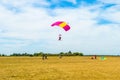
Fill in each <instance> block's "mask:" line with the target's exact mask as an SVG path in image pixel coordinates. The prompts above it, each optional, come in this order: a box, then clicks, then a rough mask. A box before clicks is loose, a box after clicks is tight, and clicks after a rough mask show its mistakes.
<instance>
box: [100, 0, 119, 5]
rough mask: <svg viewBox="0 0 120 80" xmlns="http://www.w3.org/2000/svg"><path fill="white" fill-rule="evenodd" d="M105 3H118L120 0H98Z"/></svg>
mask: <svg viewBox="0 0 120 80" xmlns="http://www.w3.org/2000/svg"><path fill="white" fill-rule="evenodd" d="M98 1H101V2H103V3H107V4H120V0H98Z"/></svg>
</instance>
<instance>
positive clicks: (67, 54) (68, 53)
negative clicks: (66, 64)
mask: <svg viewBox="0 0 120 80" xmlns="http://www.w3.org/2000/svg"><path fill="white" fill-rule="evenodd" d="M43 54H46V55H47V56H59V55H62V56H83V53H80V52H71V51H68V52H60V53H54V54H53V53H44V52H38V53H34V54H29V53H13V54H10V55H5V54H0V56H30V57H33V56H42V55H43Z"/></svg>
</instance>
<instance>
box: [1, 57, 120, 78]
mask: <svg viewBox="0 0 120 80" xmlns="http://www.w3.org/2000/svg"><path fill="white" fill-rule="evenodd" d="M0 80H120V57H107V59H106V60H104V61H102V60H100V58H97V60H92V59H90V57H63V58H62V59H59V58H58V57H48V60H42V59H41V57H0Z"/></svg>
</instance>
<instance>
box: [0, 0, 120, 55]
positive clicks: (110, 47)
mask: <svg viewBox="0 0 120 80" xmlns="http://www.w3.org/2000/svg"><path fill="white" fill-rule="evenodd" d="M119 16H120V0H1V1H0V53H4V54H12V53H24V52H28V53H34V52H46V53H47V52H49V53H59V52H68V51H69V50H71V51H72V52H83V53H84V54H93V55H94V54H112V55H118V54H120V49H119V48H120V43H119V41H120V35H119V34H120V17H119ZM59 20H60V21H65V22H67V23H68V24H69V25H70V26H71V29H70V30H69V31H68V32H65V31H64V30H63V29H62V28H60V27H57V26H56V27H54V28H53V27H51V24H52V23H53V22H55V21H59ZM58 34H62V41H58V40H57V38H58Z"/></svg>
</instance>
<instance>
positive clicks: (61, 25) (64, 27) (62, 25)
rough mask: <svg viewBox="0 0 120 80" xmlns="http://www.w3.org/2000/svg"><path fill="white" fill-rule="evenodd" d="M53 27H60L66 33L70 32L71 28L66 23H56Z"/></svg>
mask: <svg viewBox="0 0 120 80" xmlns="http://www.w3.org/2000/svg"><path fill="white" fill-rule="evenodd" d="M51 26H52V27H53V26H59V27H61V28H63V29H64V30H65V31H68V30H70V26H69V25H68V24H67V23H66V22H64V21H57V22H54V23H53V24H52V25H51Z"/></svg>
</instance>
